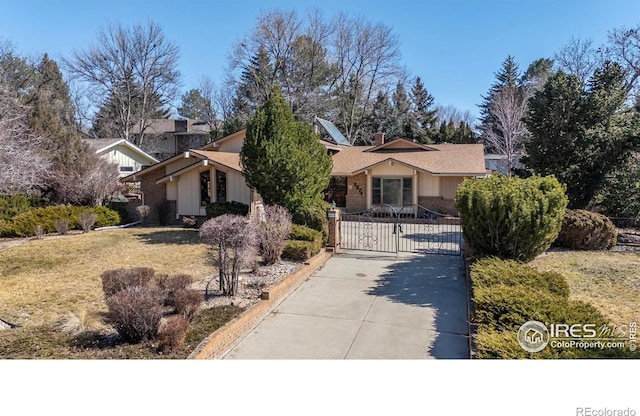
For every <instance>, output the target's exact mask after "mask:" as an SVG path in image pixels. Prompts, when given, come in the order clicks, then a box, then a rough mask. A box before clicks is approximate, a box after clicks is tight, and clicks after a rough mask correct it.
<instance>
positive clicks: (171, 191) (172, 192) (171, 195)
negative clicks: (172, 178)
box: [165, 182, 178, 201]
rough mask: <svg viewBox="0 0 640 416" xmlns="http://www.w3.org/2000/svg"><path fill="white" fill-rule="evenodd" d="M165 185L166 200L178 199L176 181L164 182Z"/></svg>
mask: <svg viewBox="0 0 640 416" xmlns="http://www.w3.org/2000/svg"><path fill="white" fill-rule="evenodd" d="M165 186H166V187H167V188H166V189H167V201H175V200H177V199H178V182H165Z"/></svg>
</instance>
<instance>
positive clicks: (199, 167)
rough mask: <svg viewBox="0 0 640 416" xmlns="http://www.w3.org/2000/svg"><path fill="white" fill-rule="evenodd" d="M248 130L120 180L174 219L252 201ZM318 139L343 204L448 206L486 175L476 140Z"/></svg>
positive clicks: (332, 193)
mask: <svg viewBox="0 0 640 416" xmlns="http://www.w3.org/2000/svg"><path fill="white" fill-rule="evenodd" d="M245 135H246V130H241V131H239V132H236V133H234V134H232V135H230V136H227V137H224V138H222V139H220V140H218V141H215V142H213V143H210V144H207V145H206V146H204V147H203V148H202V150H189V151H186V152H184V153H182V154H179V155H176V156H174V157H172V158H169V159H167V160H164V161H162V162H160V163H158V164H156V165H153V166H151V167H149V168H147V169H144V170H143V171H140V172H138V173H136V174H133V175H129V176H128V177H126V178H123V179H122V181H123V182H137V181H140V182H141V189H142V191H143V192H144V195H145V198H146V202H145V203H146V204H147V205H149V206H152V207H153V206H161V205H162V204H164V205H166V210H167V212H168V215H169V217H170V218H171V219H173V218H175V219H179V218H180V217H182V216H191V215H195V216H203V215H205V214H206V211H205V207H206V205H207V204H209V203H211V202H216V201H219V202H223V201H238V202H243V203H245V204H250V203H251V202H253V201H256V200H259V199H260V196H259V195H258V194H257V193H256V192H254V191H252V190H251V189H250V188H249V187H248V186H247V184H246V183H245V180H244V177H243V176H242V170H241V167H240V151H241V149H242V144H243V142H244V139H245ZM321 142H322V143H323V144H324V145H325V147H326V148H327V151H328V152H329V153H331V154H333V170H332V173H331V175H332V180H331V185H330V186H329V189H328V190H327V192H326V195H325V197H326V199H327V201H329V202H332V201H333V202H336V205H338V206H343V207H345V208H346V210H347V211H360V210H364V209H367V208H370V207H371V206H373V205H378V204H381V203H384V204H390V205H394V206H398V207H399V206H402V205H411V204H420V205H423V206H425V207H426V208H442V207H443V206H447V207H449V208H453V198H454V196H455V193H456V189H457V187H458V185H459V184H460V183H461V182H462V181H463V180H464V178H468V177H476V176H485V175H486V170H485V167H484V156H483V155H484V152H483V146H482V145H481V144H471V145H456V144H446V145H429V146H426V145H422V144H417V143H413V142H410V141H408V140H404V139H396V140H394V141H391V142H389V143H384V135H383V134H377V135H376V145H375V146H347V145H339V144H336V143H333V142H330V141H327V140H322V141H321Z"/></svg>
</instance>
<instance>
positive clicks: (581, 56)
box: [554, 37, 602, 84]
mask: <svg viewBox="0 0 640 416" xmlns="http://www.w3.org/2000/svg"><path fill="white" fill-rule="evenodd" d="M554 61H555V62H556V63H557V64H558V66H559V68H560V69H561V70H563V71H564V72H566V73H568V74H571V75H575V76H576V77H578V80H579V81H580V82H581V83H582V84H584V83H585V82H586V81H587V79H589V77H590V76H591V74H592V73H593V70H594V69H595V68H596V67H597V66H598V65H599V64H600V63H601V62H602V54H601V49H597V48H594V46H593V40H591V39H581V38H579V37H577V38H576V37H572V38H571V40H570V41H569V42H568V43H567V44H566V45H564V46H563V47H562V48H560V50H559V51H558V52H557V53H556V54H555V57H554Z"/></svg>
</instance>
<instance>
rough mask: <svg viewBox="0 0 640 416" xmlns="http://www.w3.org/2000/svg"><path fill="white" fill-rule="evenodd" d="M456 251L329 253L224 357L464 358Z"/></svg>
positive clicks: (465, 332) (462, 289) (463, 298)
mask: <svg viewBox="0 0 640 416" xmlns="http://www.w3.org/2000/svg"><path fill="white" fill-rule="evenodd" d="M468 337H469V325H468V323H467V289H466V284H465V279H464V271H463V263H462V259H461V257H459V256H443V255H424V254H421V255H417V254H406V255H402V256H401V257H399V258H397V259H396V258H395V256H393V257H391V256H379V257H371V256H363V255H361V254H356V255H354V254H351V255H349V254H341V255H337V256H334V257H332V258H331V259H329V261H328V262H327V263H326V264H325V266H324V267H323V268H322V269H320V270H318V271H317V272H316V273H315V274H314V276H313V277H312V278H310V279H309V280H308V281H306V282H304V283H303V284H302V285H300V287H298V289H297V290H296V291H295V292H294V293H292V294H291V295H290V296H289V297H288V298H287V299H285V300H284V301H283V302H282V303H281V304H280V305H279V307H278V308H276V310H275V311H274V312H273V313H271V314H270V315H269V316H268V317H267V318H266V319H264V320H263V321H262V322H261V323H260V324H259V325H258V326H257V327H256V328H255V329H254V330H253V331H252V332H251V333H249V334H248V335H247V336H246V337H245V338H244V339H243V340H242V341H241V342H240V343H239V344H238V345H237V346H236V347H235V348H234V349H233V350H232V351H230V352H229V353H228V354H227V355H226V357H225V359H347V358H348V359H419V358H469V342H468Z"/></svg>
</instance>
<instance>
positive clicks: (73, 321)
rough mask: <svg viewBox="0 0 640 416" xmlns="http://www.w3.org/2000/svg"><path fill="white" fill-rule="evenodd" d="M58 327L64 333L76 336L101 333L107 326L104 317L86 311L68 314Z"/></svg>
mask: <svg viewBox="0 0 640 416" xmlns="http://www.w3.org/2000/svg"><path fill="white" fill-rule="evenodd" d="M58 325H59V327H60V330H61V331H62V332H64V333H66V334H71V335H75V336H77V335H80V334H81V333H83V332H92V331H99V330H101V329H103V328H104V326H105V325H104V322H103V320H102V317H100V316H99V315H98V314H96V313H91V312H88V311H87V310H86V309H80V310H78V311H76V312H69V313H67V314H66V315H65V316H64V317H63V318H62V319H61V320H60V321H59V323H58Z"/></svg>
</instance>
